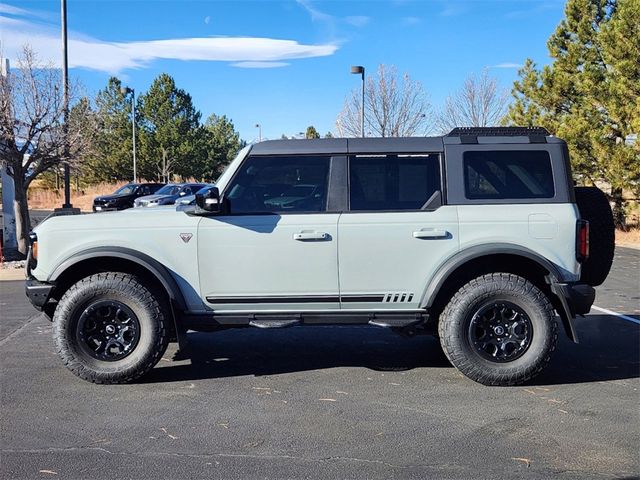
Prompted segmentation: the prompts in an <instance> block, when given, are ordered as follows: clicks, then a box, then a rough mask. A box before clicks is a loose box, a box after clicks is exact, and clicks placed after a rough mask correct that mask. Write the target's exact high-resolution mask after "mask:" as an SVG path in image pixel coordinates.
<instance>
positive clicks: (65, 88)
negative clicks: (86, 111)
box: [60, 0, 72, 208]
mask: <svg viewBox="0 0 640 480" xmlns="http://www.w3.org/2000/svg"><path fill="white" fill-rule="evenodd" d="M60 15H61V17H62V18H61V23H62V119H63V127H62V135H63V137H64V138H63V149H64V151H63V158H65V159H66V158H67V156H68V154H69V144H68V131H69V125H68V120H69V62H68V60H67V0H61V2H60ZM62 208H72V205H71V179H70V173H69V162H68V160H65V162H64V204H63V205H62Z"/></svg>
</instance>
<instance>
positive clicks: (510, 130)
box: [445, 127, 549, 144]
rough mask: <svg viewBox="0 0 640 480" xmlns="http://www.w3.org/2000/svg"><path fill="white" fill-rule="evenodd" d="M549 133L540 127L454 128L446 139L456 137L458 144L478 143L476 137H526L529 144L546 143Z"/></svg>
mask: <svg viewBox="0 0 640 480" xmlns="http://www.w3.org/2000/svg"><path fill="white" fill-rule="evenodd" d="M548 135H549V132H548V131H547V129H546V128H542V127H456V128H454V129H453V130H451V131H450V132H449V133H448V134H447V135H445V136H446V137H458V138H459V139H460V143H463V144H467V143H478V137H527V138H528V139H529V143H547V136H548Z"/></svg>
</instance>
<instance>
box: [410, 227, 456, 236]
mask: <svg viewBox="0 0 640 480" xmlns="http://www.w3.org/2000/svg"><path fill="white" fill-rule="evenodd" d="M447 237H449V232H447V231H446V230H444V229H441V228H421V229H420V230H416V231H415V232H413V238H447Z"/></svg>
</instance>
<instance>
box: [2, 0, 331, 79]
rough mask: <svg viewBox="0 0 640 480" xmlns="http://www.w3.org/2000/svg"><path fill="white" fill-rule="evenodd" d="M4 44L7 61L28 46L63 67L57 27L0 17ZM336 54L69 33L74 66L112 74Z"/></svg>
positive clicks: (291, 44)
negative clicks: (169, 65) (167, 65)
mask: <svg viewBox="0 0 640 480" xmlns="http://www.w3.org/2000/svg"><path fill="white" fill-rule="evenodd" d="M3 7H4V5H3ZM20 15H23V14H22V13H20ZM0 41H1V42H2V46H3V50H4V55H5V56H6V57H8V58H10V59H12V61H14V60H15V58H16V56H17V55H18V53H19V51H20V50H21V48H22V46H23V45H24V44H29V45H31V47H32V48H33V49H34V50H35V51H36V52H37V54H38V56H39V57H40V59H41V60H43V61H53V62H54V63H56V64H57V63H59V61H60V33H59V29H58V28H57V27H54V26H51V25H45V24H40V23H38V24H36V23H33V22H31V21H28V20H23V19H17V18H9V17H6V16H3V15H0ZM337 49H338V46H337V45H335V44H332V43H326V44H319V45H305V44H301V43H298V42H297V41H295V40H282V39H274V38H262V37H195V38H174V39H163V40H146V41H135V42H107V41H103V40H99V39H95V38H92V37H87V36H85V35H82V34H78V33H75V32H69V66H70V67H72V68H74V67H75V68H86V69H90V70H98V71H103V72H107V73H111V74H116V73H119V72H122V71H123V70H127V69H132V68H144V67H146V66H148V65H149V64H150V63H151V62H153V61H154V60H159V59H165V60H184V61H193V60H198V61H221V62H235V63H243V62H276V63H277V62H280V63H283V62H282V61H283V60H293V59H298V58H310V57H322V56H327V55H333V54H334V53H335V52H336V50H337ZM270 66H271V67H273V66H284V65H273V64H271V65H270ZM253 68H256V67H253ZM262 68H264V67H262Z"/></svg>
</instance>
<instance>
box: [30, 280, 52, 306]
mask: <svg viewBox="0 0 640 480" xmlns="http://www.w3.org/2000/svg"><path fill="white" fill-rule="evenodd" d="M53 287H54V285H53V284H51V283H46V282H41V281H39V280H36V279H35V278H28V279H27V281H26V282H25V291H26V294H27V298H29V301H31V304H32V305H33V306H34V307H35V308H36V309H37V310H40V311H42V308H43V307H44V306H45V305H46V303H47V302H48V301H49V298H50V297H51V292H52V291H53Z"/></svg>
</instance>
